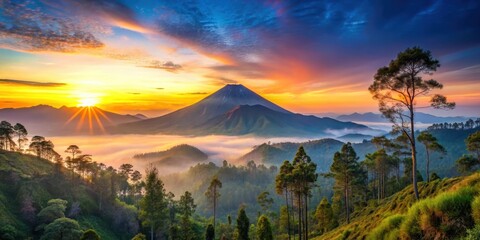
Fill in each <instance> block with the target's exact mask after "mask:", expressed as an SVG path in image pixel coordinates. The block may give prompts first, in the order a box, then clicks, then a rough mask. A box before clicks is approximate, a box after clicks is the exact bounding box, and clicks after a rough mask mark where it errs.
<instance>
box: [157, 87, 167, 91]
mask: <svg viewBox="0 0 480 240" xmlns="http://www.w3.org/2000/svg"><path fill="white" fill-rule="evenodd" d="M155 89H157V90H164V89H165V88H163V87H157V88H155Z"/></svg>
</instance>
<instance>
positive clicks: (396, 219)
mask: <svg viewBox="0 0 480 240" xmlns="http://www.w3.org/2000/svg"><path fill="white" fill-rule="evenodd" d="M404 218H405V216H403V215H399V214H397V215H393V216H390V217H388V218H385V219H384V220H383V221H382V223H380V225H378V226H377V227H376V228H375V229H373V231H372V232H371V233H370V234H369V235H368V236H367V239H372V240H375V239H397V238H398V235H397V234H398V228H399V227H400V224H402V222H403V219H404Z"/></svg>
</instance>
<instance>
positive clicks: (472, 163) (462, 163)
mask: <svg viewBox="0 0 480 240" xmlns="http://www.w3.org/2000/svg"><path fill="white" fill-rule="evenodd" d="M456 165H457V169H458V171H459V172H461V173H469V172H471V171H472V170H474V169H475V167H476V166H477V165H478V160H477V159H476V158H475V157H473V156H472V155H462V156H461V157H460V158H459V159H458V160H457V161H456Z"/></svg>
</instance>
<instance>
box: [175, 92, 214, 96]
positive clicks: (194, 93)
mask: <svg viewBox="0 0 480 240" xmlns="http://www.w3.org/2000/svg"><path fill="white" fill-rule="evenodd" d="M205 94H208V92H188V93H180V95H205Z"/></svg>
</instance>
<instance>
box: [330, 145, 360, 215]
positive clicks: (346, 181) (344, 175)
mask: <svg viewBox="0 0 480 240" xmlns="http://www.w3.org/2000/svg"><path fill="white" fill-rule="evenodd" d="M357 160H358V157H357V153H355V150H354V149H353V147H352V144H351V143H346V144H344V145H343V146H342V149H341V150H340V152H336V153H335V155H334V157H333V163H332V165H331V166H330V173H329V174H328V175H327V176H329V177H333V178H334V180H335V184H334V197H337V198H339V199H340V198H343V207H344V211H345V218H346V221H347V223H350V208H351V207H350V206H351V205H352V203H351V199H352V194H353V192H354V191H355V190H357V191H358V190H359V189H362V187H364V186H362V185H363V184H364V179H365V175H364V174H365V173H364V172H363V170H362V169H361V167H360V164H359V163H358V162H357Z"/></svg>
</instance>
